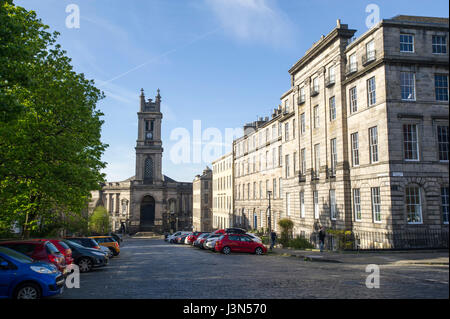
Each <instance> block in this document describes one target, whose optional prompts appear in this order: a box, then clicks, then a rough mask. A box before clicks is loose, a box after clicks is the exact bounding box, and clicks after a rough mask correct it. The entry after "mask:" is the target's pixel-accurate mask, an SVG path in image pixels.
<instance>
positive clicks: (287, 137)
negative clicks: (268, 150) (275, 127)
mask: <svg viewBox="0 0 450 319" xmlns="http://www.w3.org/2000/svg"><path fill="white" fill-rule="evenodd" d="M284 140H285V141H289V123H286V124H284Z"/></svg>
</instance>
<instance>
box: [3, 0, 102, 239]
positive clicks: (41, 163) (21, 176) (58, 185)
mask: <svg viewBox="0 0 450 319" xmlns="http://www.w3.org/2000/svg"><path fill="white" fill-rule="evenodd" d="M0 25H1V28H0V219H1V224H2V225H6V226H8V225H12V224H13V223H14V222H18V223H19V224H21V225H22V226H23V232H24V234H25V236H28V235H29V234H30V231H33V230H37V229H39V227H41V228H42V224H39V223H40V222H44V223H46V222H51V223H54V221H55V219H60V218H61V213H65V212H70V213H72V214H81V212H82V211H83V209H84V208H85V207H86V203H87V202H88V200H89V197H90V191H91V190H95V189H98V188H99V187H100V186H99V185H100V183H101V182H103V181H104V175H103V174H101V173H100V170H101V169H102V168H104V167H105V163H104V162H102V161H101V155H102V154H103V152H104V150H105V148H106V147H107V145H106V144H103V143H102V142H101V140H100V134H101V126H102V124H103V121H102V120H101V117H102V115H103V114H102V113H101V112H100V111H99V110H98V109H97V108H96V105H97V102H98V101H99V100H101V99H102V98H103V97H104V95H103V93H102V92H101V91H100V90H98V89H97V88H96V87H95V86H94V82H93V81H92V80H87V79H86V78H85V77H84V75H83V74H82V73H81V74H78V73H76V72H74V71H73V67H72V66H71V64H70V63H71V59H70V58H68V57H67V56H66V52H65V51H64V50H62V49H61V47H60V45H59V44H57V43H56V39H57V36H58V33H57V32H54V33H49V32H47V29H48V26H46V25H44V24H43V23H42V21H41V20H40V19H38V18H37V17H36V13H35V12H33V11H27V10H25V9H24V8H22V7H19V6H16V5H14V3H13V2H12V0H1V1H0Z"/></svg>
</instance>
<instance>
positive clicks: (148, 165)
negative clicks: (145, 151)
mask: <svg viewBox="0 0 450 319" xmlns="http://www.w3.org/2000/svg"><path fill="white" fill-rule="evenodd" d="M144 182H145V183H152V182H153V160H152V159H151V158H150V157H149V158H147V159H146V160H145V166H144Z"/></svg>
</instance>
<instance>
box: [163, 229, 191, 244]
mask: <svg viewBox="0 0 450 319" xmlns="http://www.w3.org/2000/svg"><path fill="white" fill-rule="evenodd" d="M181 234H189V232H188V231H177V232H176V233H173V234H172V235H169V236H167V241H168V242H169V243H171V244H173V240H174V239H175V237H177V236H179V235H181Z"/></svg>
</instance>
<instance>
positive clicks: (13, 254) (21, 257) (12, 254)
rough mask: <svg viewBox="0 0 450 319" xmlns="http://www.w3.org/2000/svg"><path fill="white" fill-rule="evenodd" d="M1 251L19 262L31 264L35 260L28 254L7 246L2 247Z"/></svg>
mask: <svg viewBox="0 0 450 319" xmlns="http://www.w3.org/2000/svg"><path fill="white" fill-rule="evenodd" d="M0 253H3V254H5V255H7V256H9V257H11V258H12V259H14V260H16V261H17V262H21V263H25V264H31V263H32V262H33V259H31V258H30V257H28V256H27V255H24V254H22V253H19V252H17V251H15V250H12V249H9V248H6V247H0Z"/></svg>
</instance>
